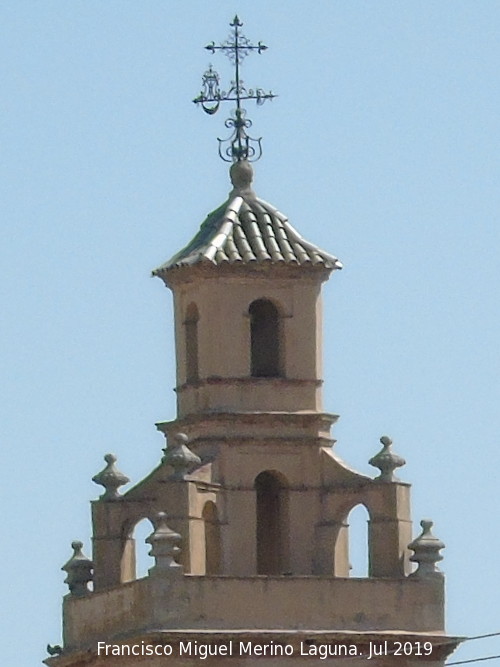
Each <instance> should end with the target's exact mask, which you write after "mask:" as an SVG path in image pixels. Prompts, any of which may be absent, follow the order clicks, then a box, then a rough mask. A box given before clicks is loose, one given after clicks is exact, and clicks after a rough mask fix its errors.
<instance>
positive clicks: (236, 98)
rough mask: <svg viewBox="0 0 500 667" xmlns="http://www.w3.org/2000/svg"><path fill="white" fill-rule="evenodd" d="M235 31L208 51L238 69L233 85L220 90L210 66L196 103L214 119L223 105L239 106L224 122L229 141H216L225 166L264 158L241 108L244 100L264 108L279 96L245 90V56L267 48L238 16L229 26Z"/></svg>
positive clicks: (212, 45) (259, 90) (216, 77)
mask: <svg viewBox="0 0 500 667" xmlns="http://www.w3.org/2000/svg"><path fill="white" fill-rule="evenodd" d="M229 25H230V26H231V28H232V31H231V33H230V34H229V37H228V39H227V40H226V41H225V42H222V43H221V44H218V45H217V44H215V42H212V43H211V44H208V45H207V46H206V47H205V48H206V49H207V51H210V52H211V53H216V51H220V52H222V53H223V54H224V55H226V56H227V57H228V58H229V60H230V61H231V62H232V63H233V65H234V68H235V76H234V81H231V87H230V88H229V90H227V91H225V90H221V88H220V85H219V84H220V78H219V75H218V73H217V72H216V71H215V70H214V69H213V68H212V65H209V68H208V70H207V71H206V72H205V73H204V75H203V78H202V90H201V92H200V94H199V95H198V97H195V99H194V100H193V102H194V103H195V104H199V105H201V108H202V109H203V111H205V113H207V114H209V115H213V114H214V113H217V111H218V110H219V107H220V104H221V102H236V108H235V109H234V110H233V112H232V115H231V117H230V118H228V119H227V120H226V122H225V125H226V127H227V128H229V129H232V134H231V136H230V137H229V138H228V139H219V138H218V139H217V141H218V142H219V155H220V157H221V158H222V159H223V160H224V161H225V162H239V161H240V160H248V161H249V162H255V161H256V160H258V159H259V158H260V156H261V155H262V145H261V141H262V137H260V138H258V139H254V138H253V137H251V136H250V135H249V134H248V133H247V129H248V128H249V127H251V126H252V121H251V120H249V119H248V118H247V117H246V111H245V109H243V107H242V106H241V102H242V101H243V100H255V101H256V103H257V104H258V105H261V104H264V102H265V101H266V100H272V99H273V98H274V97H276V95H274V94H273V93H272V92H271V91H269V92H268V93H266V92H265V91H264V90H262V88H246V87H245V86H244V82H243V80H242V79H240V65H241V64H242V62H243V60H244V59H245V58H246V56H248V55H250V53H252V52H256V53H262V52H263V51H265V50H266V49H267V46H266V45H265V44H263V43H262V42H259V43H258V44H252V43H251V42H250V40H249V39H247V37H245V35H243V34H242V32H241V30H240V28H241V27H242V26H243V23H242V22H241V21H240V19H239V18H238V16H235V17H234V19H233V21H232V22H231V23H230V24H229Z"/></svg>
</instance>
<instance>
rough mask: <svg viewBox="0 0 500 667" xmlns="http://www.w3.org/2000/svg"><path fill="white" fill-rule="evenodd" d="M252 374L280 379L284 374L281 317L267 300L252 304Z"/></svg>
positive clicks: (250, 310) (249, 310)
mask: <svg viewBox="0 0 500 667" xmlns="http://www.w3.org/2000/svg"><path fill="white" fill-rule="evenodd" d="M248 312H249V314H250V341H251V342H250V346H251V349H250V359H251V361H250V373H251V375H252V377H279V376H280V375H281V374H282V358H281V357H282V350H281V347H282V346H281V331H280V328H281V327H280V324H281V323H280V317H279V313H278V309H277V308H276V306H275V305H274V304H273V303H272V302H271V301H268V300H267V299H258V300H257V301H254V302H253V303H251V304H250V308H249V309H248Z"/></svg>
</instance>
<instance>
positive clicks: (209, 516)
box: [201, 500, 221, 574]
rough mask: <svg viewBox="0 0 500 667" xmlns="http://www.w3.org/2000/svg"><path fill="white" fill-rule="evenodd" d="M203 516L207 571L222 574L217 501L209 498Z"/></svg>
mask: <svg viewBox="0 0 500 667" xmlns="http://www.w3.org/2000/svg"><path fill="white" fill-rule="evenodd" d="M201 516H202V518H203V523H204V526H205V573H206V574H220V570H221V544H220V524H219V516H218V513H217V506H216V505H215V503H213V502H212V501H211V500H208V501H207V502H206V503H205V505H204V507H203V512H202V515H201Z"/></svg>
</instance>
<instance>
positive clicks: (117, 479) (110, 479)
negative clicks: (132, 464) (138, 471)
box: [92, 454, 130, 500]
mask: <svg viewBox="0 0 500 667" xmlns="http://www.w3.org/2000/svg"><path fill="white" fill-rule="evenodd" d="M104 460H105V461H106V464H107V465H106V467H105V468H104V469H103V470H101V472H99V473H97V475H94V477H92V481H93V482H95V483H96V484H100V485H101V486H103V487H104V489H105V491H104V493H103V494H102V496H100V497H99V500H117V499H118V498H121V496H120V494H119V493H118V489H119V488H120V486H123V485H124V484H127V483H128V482H130V480H129V478H128V477H127V476H126V475H124V474H123V473H121V472H120V471H119V470H118V468H117V467H116V466H115V463H116V461H117V458H116V456H115V455H114V454H106V456H105V457H104Z"/></svg>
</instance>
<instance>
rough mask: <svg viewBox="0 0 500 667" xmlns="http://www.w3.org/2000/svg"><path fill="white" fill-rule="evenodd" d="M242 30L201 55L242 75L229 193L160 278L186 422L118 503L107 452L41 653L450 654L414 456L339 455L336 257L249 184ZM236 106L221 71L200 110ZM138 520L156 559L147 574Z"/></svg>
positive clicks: (297, 657)
mask: <svg viewBox="0 0 500 667" xmlns="http://www.w3.org/2000/svg"><path fill="white" fill-rule="evenodd" d="M241 25H242V24H241V22H240V21H239V20H238V18H237V17H235V19H234V21H233V22H232V24H231V27H232V29H233V35H234V39H233V40H232V41H229V42H225V43H224V44H222V45H220V46H215V45H214V44H212V45H209V47H208V48H210V49H211V50H212V51H214V52H215V50H217V49H220V50H222V51H225V52H230V53H232V55H233V62H234V63H235V66H236V79H235V83H234V86H233V88H232V89H231V90H230V91H229V93H227V94H226V97H227V99H229V100H235V101H236V110H235V113H234V116H233V118H232V120H233V125H232V126H233V127H234V133H233V136H232V137H231V139H230V142H229V148H228V150H227V151H224V150H223V147H222V145H221V146H220V153H221V156H222V157H224V156H229V158H230V160H231V162H232V166H231V168H230V180H231V191H230V193H229V197H228V199H227V201H225V202H224V203H223V204H222V205H221V206H219V207H218V208H217V209H216V210H214V211H213V212H212V213H211V214H210V215H208V217H207V218H206V220H205V221H204V222H203V223H202V225H201V227H200V229H199V231H198V233H197V234H196V235H195V236H194V238H193V239H192V241H191V242H190V243H188V245H187V246H186V247H185V248H184V249H182V250H181V251H180V252H178V253H177V254H175V255H174V256H173V257H172V258H171V259H170V260H169V261H167V262H166V263H165V264H163V265H162V266H160V267H159V268H158V269H156V270H155V271H154V272H153V274H154V275H155V276H157V277H159V278H160V279H161V280H162V281H163V282H164V283H165V285H166V286H167V287H168V288H169V289H170V290H171V291H172V293H173V298H174V320H175V321H174V325H175V341H176V342H175V349H176V361H177V373H176V375H177V377H176V387H175V391H176V394H177V416H176V418H175V419H174V420H172V421H169V422H162V423H159V424H157V428H158V429H159V431H161V433H162V434H164V436H165V438H166V443H167V444H166V447H165V449H164V456H163V458H162V459H161V461H160V463H159V465H158V466H157V467H156V468H155V469H154V470H153V471H152V472H151V474H150V475H149V476H148V477H146V478H145V479H144V480H142V481H141V482H139V483H138V484H136V485H135V486H134V487H133V488H131V489H130V490H128V491H127V492H126V493H123V495H122V494H120V493H119V491H118V489H119V488H120V487H121V486H122V485H124V484H126V483H127V482H128V479H127V478H126V477H125V476H124V475H123V474H122V473H120V472H119V471H118V470H117V468H116V466H115V463H116V458H115V457H114V456H113V455H110V454H108V455H107V456H106V457H105V458H106V463H107V465H106V467H105V468H104V470H103V471H101V472H100V473H99V474H98V475H96V476H95V477H94V481H95V482H96V483H98V484H100V485H102V486H103V487H104V493H103V495H101V497H100V498H99V499H98V500H96V501H93V503H92V521H93V547H92V552H93V555H92V560H89V559H88V558H87V557H86V556H85V555H84V554H83V552H82V544H81V543H80V542H74V543H73V549H74V554H73V556H72V557H71V558H70V560H69V561H68V562H67V563H66V565H65V566H64V568H63V569H64V570H65V571H66V573H67V579H66V581H67V583H68V586H69V594H68V595H67V596H66V597H65V599H64V607H63V619H64V620H63V629H64V632H63V635H64V637H63V638H64V644H63V646H62V647H50V646H49V647H48V648H49V652H50V653H51V654H52V657H50V658H48V659H47V660H46V661H45V663H46V664H47V665H49V666H50V667H80V666H82V667H83V665H85V666H88V667H104V666H105V665H108V664H109V660H110V659H112V657H113V656H115V663H114V664H119V665H120V667H121V666H122V665H123V666H124V667H127V666H128V665H130V666H135V665H143V664H144V665H149V666H150V667H159V666H160V665H165V664H171V665H195V664H198V660H200V659H201V660H204V662H205V664H207V665H218V664H219V661H220V660H224V661H226V663H227V665H228V667H232V666H234V667H240V666H243V665H245V666H246V665H250V664H254V662H255V663H257V662H260V664H261V665H263V666H273V665H281V666H283V667H287V666H292V665H293V666H297V667H298V666H299V665H303V664H304V665H306V664H315V663H314V662H313V661H314V659H316V660H318V661H319V660H323V659H325V658H327V657H331V658H335V657H337V658H339V657H342V658H346V659H348V660H349V664H350V665H352V667H361V665H362V664H365V660H366V659H368V658H371V659H372V660H373V663H374V664H376V665H385V664H389V663H391V664H393V663H394V662H399V663H400V664H405V665H414V664H417V662H418V661H421V660H425V661H426V662H427V663H429V664H433V665H442V664H443V663H444V660H445V659H446V657H447V656H448V655H449V654H450V653H451V652H452V651H453V650H454V648H455V647H456V645H457V643H458V641H459V640H458V639H457V638H453V637H449V636H446V634H445V627H444V578H443V575H442V573H441V572H440V571H439V569H438V567H437V562H438V561H440V560H441V555H440V550H441V549H442V548H443V547H444V545H443V543H442V542H441V541H440V540H439V539H437V538H436V537H434V536H433V534H432V532H431V528H432V522H430V521H422V522H421V527H422V531H421V533H420V534H419V535H418V536H417V537H416V538H415V539H413V536H412V527H411V515H410V486H409V484H407V483H406V482H403V481H400V480H399V479H398V478H397V477H396V476H395V474H394V471H395V470H396V468H398V467H401V466H402V465H404V463H405V462H404V460H403V459H402V458H400V457H399V456H397V455H396V454H394V453H393V451H392V449H391V445H392V443H391V440H390V439H389V438H387V437H382V438H381V444H382V449H381V450H380V451H379V452H378V454H376V455H375V456H374V457H373V458H372V459H371V460H370V463H371V464H372V465H373V466H374V467H376V468H377V469H378V470H379V474H377V475H376V476H375V477H374V478H371V477H368V476H366V475H362V474H360V473H357V472H355V471H354V470H352V469H351V468H349V467H348V466H347V465H346V464H345V463H343V462H342V461H341V460H340V459H339V458H338V457H337V456H336V454H335V451H334V448H333V446H334V443H335V441H334V440H333V439H332V435H331V432H330V431H331V427H332V425H333V424H334V423H335V421H336V419H337V416H336V415H334V414H330V413H328V412H325V411H324V409H323V405H322V393H321V389H322V368H321V363H322V322H321V287H322V284H323V282H324V281H326V280H327V279H328V278H329V277H330V275H331V274H332V273H333V272H335V271H336V270H339V269H341V267H342V265H341V263H340V262H339V260H338V259H336V257H334V256H333V255H331V254H329V253H327V252H325V251H324V250H322V249H320V248H318V247H317V246H315V245H314V244H312V243H310V242H309V241H306V240H305V239H304V238H303V237H302V236H301V235H300V234H299V232H298V231H296V229H295V228H294V227H293V226H292V224H291V223H290V222H289V221H288V219H287V217H286V216H285V215H283V214H282V213H280V211H279V210H278V209H276V208H275V207H274V206H272V205H271V204H269V203H267V202H266V201H263V200H262V199H260V198H259V197H258V196H257V195H256V193H255V192H254V189H253V184H252V181H253V170H252V166H251V164H250V161H251V159H252V158H254V157H257V156H258V153H259V152H260V140H259V142H258V143H257V145H255V144H252V140H251V138H250V137H249V136H248V135H247V133H246V128H247V127H248V121H246V119H245V115H244V111H243V109H242V108H241V104H240V103H241V100H244V99H252V98H254V99H257V101H263V100H264V99H266V98H269V97H272V94H271V93H268V94H265V93H263V91H261V90H260V89H257V91H247V90H246V89H245V88H244V87H243V85H242V82H240V80H239V66H240V64H241V61H242V54H243V51H246V52H248V53H249V52H250V51H252V50H255V51H258V52H259V53H260V52H261V51H263V50H264V49H265V48H266V47H265V46H264V45H262V44H261V43H260V42H259V44H258V45H257V46H253V45H252V44H251V43H250V42H249V41H248V40H246V38H243V36H242V34H241ZM223 100H224V96H223V94H221V93H220V91H219V89H218V75H217V74H216V73H215V72H214V71H213V70H212V68H210V69H209V70H208V72H206V73H205V75H204V90H203V92H202V93H201V95H200V96H199V97H198V98H197V99H196V100H195V102H197V103H199V104H201V105H202V106H203V107H204V108H205V109H206V110H208V111H209V113H213V112H214V109H215V110H217V108H218V106H219V104H220V103H221V102H222V101H223ZM221 144H222V142H221ZM255 146H256V147H255ZM358 505H363V506H364V507H365V508H366V509H367V511H368V514H369V530H368V542H369V572H368V576H367V577H366V578H352V577H350V576H349V575H350V565H349V549H348V546H349V527H348V523H347V518H348V516H349V513H350V512H351V510H352V509H353V508H354V507H356V506H358ZM144 518H149V519H150V520H151V522H152V524H153V530H152V533H151V535H150V536H149V538H148V540H147V542H148V543H149V544H150V546H151V552H150V553H151V555H152V556H153V558H154V565H153V566H152V567H151V569H150V570H149V574H148V576H146V577H144V578H141V579H136V573H135V542H134V538H133V533H134V527H135V526H136V525H137V523H138V522H139V521H141V520H142V519H144ZM89 585H90V586H91V590H89ZM117 656H119V658H118V657H117ZM316 664H321V663H320V662H317V663H316ZM346 664H347V663H346Z"/></svg>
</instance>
